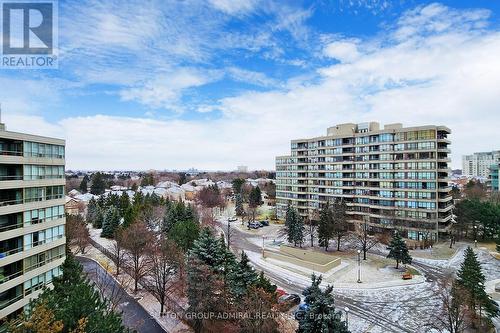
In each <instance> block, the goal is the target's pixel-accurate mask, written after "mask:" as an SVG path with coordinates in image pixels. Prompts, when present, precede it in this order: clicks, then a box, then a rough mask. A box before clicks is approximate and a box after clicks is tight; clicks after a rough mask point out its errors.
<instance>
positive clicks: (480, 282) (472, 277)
mask: <svg viewBox="0 0 500 333" xmlns="http://www.w3.org/2000/svg"><path fill="white" fill-rule="evenodd" d="M457 282H458V284H459V285H460V286H461V287H462V288H464V289H465V290H467V291H468V292H469V294H470V296H471V304H470V307H471V309H475V307H476V306H481V307H482V308H483V309H485V310H486V313H487V314H488V316H489V317H490V318H491V317H495V316H497V315H498V313H499V310H498V304H496V302H495V301H493V300H492V299H491V297H490V296H489V295H488V294H487V293H486V291H485V286H484V282H485V277H484V274H483V273H482V270H481V264H480V263H479V261H478V260H477V256H476V254H475V253H474V251H473V250H472V248H471V247H470V246H469V247H467V249H466V250H465V258H464V261H463V262H462V264H461V265H460V270H459V271H458V273H457Z"/></svg>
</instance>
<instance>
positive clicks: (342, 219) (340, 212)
mask: <svg viewBox="0 0 500 333" xmlns="http://www.w3.org/2000/svg"><path fill="white" fill-rule="evenodd" d="M331 209H332V212H333V233H334V234H335V235H336V236H337V251H340V241H341V240H342V238H343V237H344V236H345V235H346V234H347V231H348V228H347V217H348V215H347V205H346V203H345V201H344V200H343V199H337V200H335V201H334V202H333V204H332V208H331Z"/></svg>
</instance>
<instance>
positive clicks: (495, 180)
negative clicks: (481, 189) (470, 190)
mask: <svg viewBox="0 0 500 333" xmlns="http://www.w3.org/2000/svg"><path fill="white" fill-rule="evenodd" d="M499 170H500V162H498V163H497V164H493V165H492V166H490V176H489V185H490V189H491V191H493V192H498V191H500V190H499V188H500V186H499V172H498V171H499Z"/></svg>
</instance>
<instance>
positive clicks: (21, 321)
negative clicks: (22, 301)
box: [8, 299, 64, 333]
mask: <svg viewBox="0 0 500 333" xmlns="http://www.w3.org/2000/svg"><path fill="white" fill-rule="evenodd" d="M8 326H9V330H8V331H9V332H11V333H26V332H34V333H60V332H62V331H63V328H64V325H63V322H62V321H61V320H56V318H55V315H54V311H52V310H51V309H50V308H49V307H48V306H47V300H45V299H44V300H42V301H41V302H39V303H36V304H35V306H34V307H33V309H32V310H31V311H30V312H28V313H25V312H23V313H21V314H20V315H19V317H18V318H16V319H15V320H12V321H11V322H9V323H8Z"/></svg>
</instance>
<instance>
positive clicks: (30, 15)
mask: <svg viewBox="0 0 500 333" xmlns="http://www.w3.org/2000/svg"><path fill="white" fill-rule="evenodd" d="M0 4H1V18H2V22H1V29H2V33H1V36H2V48H1V49H2V59H1V66H0V67H1V68H34V69H40V68H57V55H56V54H55V51H56V50H57V34H56V32H57V2H56V1H51V0H45V1H36V0H32V1H7V0H4V1H1V0H0Z"/></svg>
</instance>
